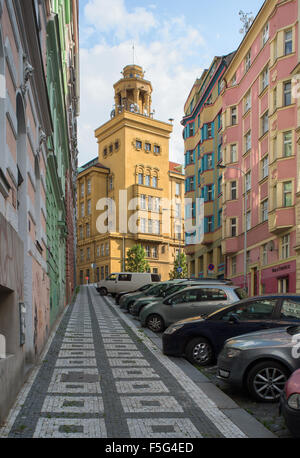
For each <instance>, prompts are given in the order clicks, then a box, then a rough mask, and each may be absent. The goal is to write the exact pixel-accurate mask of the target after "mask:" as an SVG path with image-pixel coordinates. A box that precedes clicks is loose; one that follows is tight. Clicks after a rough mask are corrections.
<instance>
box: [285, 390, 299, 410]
mask: <svg viewBox="0 0 300 458" xmlns="http://www.w3.org/2000/svg"><path fill="white" fill-rule="evenodd" d="M288 405H289V407H291V408H292V409H296V410H299V409H300V394H291V396H290V397H289V399H288Z"/></svg>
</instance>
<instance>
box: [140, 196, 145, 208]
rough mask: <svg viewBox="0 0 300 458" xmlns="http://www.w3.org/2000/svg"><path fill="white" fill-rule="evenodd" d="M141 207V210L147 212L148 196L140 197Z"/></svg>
mask: <svg viewBox="0 0 300 458" xmlns="http://www.w3.org/2000/svg"><path fill="white" fill-rule="evenodd" d="M140 205H141V210H146V196H145V194H141V196H140Z"/></svg>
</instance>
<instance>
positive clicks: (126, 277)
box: [118, 274, 132, 281]
mask: <svg viewBox="0 0 300 458" xmlns="http://www.w3.org/2000/svg"><path fill="white" fill-rule="evenodd" d="M131 278H132V274H119V278H118V280H119V281H131Z"/></svg>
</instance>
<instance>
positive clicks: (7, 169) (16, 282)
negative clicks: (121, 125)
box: [0, 0, 52, 420]
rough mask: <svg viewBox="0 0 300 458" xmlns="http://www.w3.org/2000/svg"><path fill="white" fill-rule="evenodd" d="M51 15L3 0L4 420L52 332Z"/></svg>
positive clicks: (0, 223) (0, 401)
mask: <svg viewBox="0 0 300 458" xmlns="http://www.w3.org/2000/svg"><path fill="white" fill-rule="evenodd" d="M38 17H40V19H41V20H40V23H39V24H38ZM46 19H47V14H46V11H45V8H44V6H43V5H40V4H39V2H26V4H25V2H20V1H11V0H7V1H3V0H1V1H0V143H1V146H0V150H1V154H0V177H1V178H0V213H1V215H0V247H1V248H0V265H1V267H0V272H1V274H0V291H1V293H0V294H1V297H0V334H2V336H4V340H5V343H6V349H5V352H4V354H5V357H4V358H2V359H0V374H1V376H0V379H1V390H0V420H1V419H3V418H4V417H5V415H6V413H7V412H8V409H9V407H10V406H11V404H12V402H13V401H14V397H15V396H16V393H17V392H18V390H19V389H20V387H21V385H22V383H23V381H24V377H25V374H26V372H27V368H28V367H29V366H30V365H32V364H33V362H34V361H35V360H36V358H37V357H38V355H39V354H40V352H41V350H42V348H43V346H44V344H45V342H46V339H47V338H48V334H49V313H50V310H49V279H48V276H47V262H46V254H47V235H46V218H47V213H46V166H47V150H46V142H45V139H46V137H47V136H51V134H52V123H51V114H50V110H49V104H48V95H47V86H46V66H45V60H44V59H43V58H42V52H41V50H45V43H46Z"/></svg>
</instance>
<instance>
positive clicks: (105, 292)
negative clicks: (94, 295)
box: [99, 288, 107, 296]
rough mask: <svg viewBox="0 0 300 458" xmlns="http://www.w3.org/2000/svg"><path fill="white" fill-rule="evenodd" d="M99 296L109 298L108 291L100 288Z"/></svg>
mask: <svg viewBox="0 0 300 458" xmlns="http://www.w3.org/2000/svg"><path fill="white" fill-rule="evenodd" d="M99 294H100V296H107V289H106V288H100V289H99Z"/></svg>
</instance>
